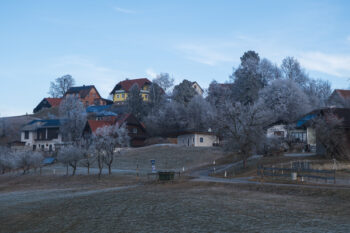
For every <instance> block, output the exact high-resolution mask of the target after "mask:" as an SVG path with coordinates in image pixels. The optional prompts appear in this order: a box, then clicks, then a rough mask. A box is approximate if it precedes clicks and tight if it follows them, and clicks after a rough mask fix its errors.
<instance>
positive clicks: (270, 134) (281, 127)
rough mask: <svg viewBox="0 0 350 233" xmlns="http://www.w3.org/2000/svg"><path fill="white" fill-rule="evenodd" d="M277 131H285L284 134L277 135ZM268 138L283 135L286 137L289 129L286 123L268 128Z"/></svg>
mask: <svg viewBox="0 0 350 233" xmlns="http://www.w3.org/2000/svg"><path fill="white" fill-rule="evenodd" d="M275 132H276V133H277V132H283V136H282V135H281V136H278V135H275ZM266 134H267V135H266V136H267V137H268V138H273V137H281V138H286V137H287V135H288V131H287V129H286V126H285V125H274V126H272V127H270V128H268V129H267V133H266Z"/></svg>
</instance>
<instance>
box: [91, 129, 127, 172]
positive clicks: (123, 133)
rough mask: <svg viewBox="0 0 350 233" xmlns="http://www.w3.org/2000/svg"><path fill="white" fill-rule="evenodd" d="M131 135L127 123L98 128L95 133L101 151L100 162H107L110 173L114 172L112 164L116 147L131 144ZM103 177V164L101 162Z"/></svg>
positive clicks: (98, 159) (98, 149)
mask: <svg viewBox="0 0 350 233" xmlns="http://www.w3.org/2000/svg"><path fill="white" fill-rule="evenodd" d="M129 141H130V137H129V135H128V130H127V128H126V125H125V124H124V125H122V126H121V127H119V125H118V124H116V125H112V126H104V127H101V128H98V129H97V131H96V134H95V145H96V149H97V151H98V153H99V155H98V158H97V161H98V163H101V162H103V163H105V164H106V165H107V167H108V174H109V175H111V174H112V169H111V168H112V164H113V160H114V152H115V150H116V148H118V147H119V148H121V147H125V146H129ZM99 168H100V172H99V177H101V173H102V168H103V165H102V164H99Z"/></svg>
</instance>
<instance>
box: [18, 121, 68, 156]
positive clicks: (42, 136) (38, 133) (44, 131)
mask: <svg viewBox="0 0 350 233" xmlns="http://www.w3.org/2000/svg"><path fill="white" fill-rule="evenodd" d="M59 128H60V121H59V120H57V119H54V120H34V121H31V122H29V123H28V124H26V125H25V126H24V127H23V128H22V131H21V142H24V143H25V146H27V147H30V148H31V149H33V150H37V149H40V150H44V151H54V150H55V149H56V146H57V145H60V144H62V135H61V134H60V131H59Z"/></svg>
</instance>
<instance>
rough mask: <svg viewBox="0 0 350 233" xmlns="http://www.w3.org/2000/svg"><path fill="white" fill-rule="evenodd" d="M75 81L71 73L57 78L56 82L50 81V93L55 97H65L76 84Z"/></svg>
mask: <svg viewBox="0 0 350 233" xmlns="http://www.w3.org/2000/svg"><path fill="white" fill-rule="evenodd" d="M74 84H75V81H74V79H73V78H72V76H70V75H69V74H67V75H64V76H62V77H59V78H56V79H55V82H51V83H50V91H49V94H50V95H51V97H53V98H60V97H63V96H64V94H65V93H66V92H67V91H68V89H69V88H71V87H72V86H74Z"/></svg>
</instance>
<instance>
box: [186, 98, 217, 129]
mask: <svg viewBox="0 0 350 233" xmlns="http://www.w3.org/2000/svg"><path fill="white" fill-rule="evenodd" d="M186 113H187V121H188V126H187V128H189V129H194V130H208V128H210V127H212V126H211V124H212V121H213V120H214V119H215V109H214V108H213V107H212V106H211V105H210V103H209V102H207V101H206V100H205V99H203V97H202V96H200V95H196V96H195V97H193V98H192V99H191V101H190V102H189V103H188V105H187V107H186Z"/></svg>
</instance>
